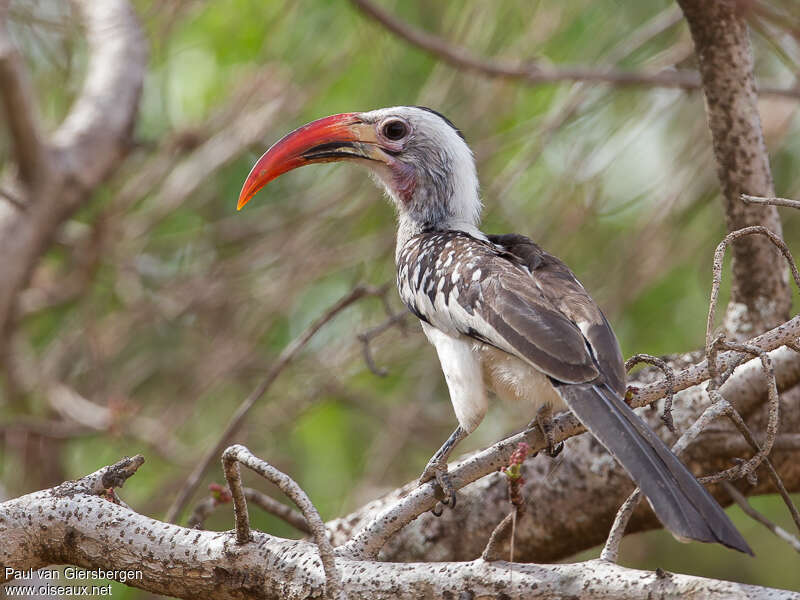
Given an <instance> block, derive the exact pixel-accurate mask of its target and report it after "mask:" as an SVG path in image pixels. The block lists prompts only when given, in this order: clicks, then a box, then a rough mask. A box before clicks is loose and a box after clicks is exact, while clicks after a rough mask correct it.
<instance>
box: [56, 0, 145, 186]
mask: <svg viewBox="0 0 800 600" xmlns="http://www.w3.org/2000/svg"><path fill="white" fill-rule="evenodd" d="M75 5H76V6H77V8H78V11H79V13H80V15H81V18H82V20H83V22H84V24H85V27H86V39H87V42H88V45H89V65H88V70H87V73H86V80H85V81H84V84H83V89H82V90H81V93H80V95H79V96H78V99H77V101H76V102H75V104H74V105H73V106H72V108H71V110H70V112H69V114H68V115H67V118H66V119H64V122H63V123H62V124H61V126H60V127H59V128H58V130H57V131H56V132H55V134H54V136H53V146H54V147H55V149H56V150H57V151H60V153H61V156H60V161H61V162H62V169H63V170H64V171H66V172H68V173H69V174H70V176H71V177H73V178H75V179H76V180H77V181H79V182H80V183H81V184H82V185H83V186H84V188H86V189H89V190H91V189H93V188H94V187H95V186H96V185H97V184H98V183H100V182H101V181H103V180H104V179H105V178H106V176H107V175H108V174H109V172H110V170H111V169H112V168H113V167H114V166H115V165H116V164H117V163H118V162H119V160H120V158H122V156H124V155H125V154H126V153H127V151H128V148H129V145H130V135H131V132H132V128H133V124H134V119H135V116H136V113H137V110H138V106H139V97H140V95H141V90H142V84H143V82H144V75H145V68H146V63H147V46H146V45H145V41H144V36H143V33H142V30H141V27H140V26H139V22H138V19H137V17H136V14H135V13H134V12H133V8H132V7H131V6H130V4H128V2H126V0H104V1H103V2H95V1H94V0H75Z"/></svg>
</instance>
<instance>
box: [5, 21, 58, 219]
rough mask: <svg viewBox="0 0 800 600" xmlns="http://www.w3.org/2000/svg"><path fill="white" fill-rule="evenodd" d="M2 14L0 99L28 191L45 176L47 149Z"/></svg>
mask: <svg viewBox="0 0 800 600" xmlns="http://www.w3.org/2000/svg"><path fill="white" fill-rule="evenodd" d="M4 13H5V11H4V10H3V9H2V7H0V99H2V103H3V110H4V112H5V118H6V119H5V120H6V123H7V124H8V128H9V130H10V133H11V139H12V140H13V142H14V159H15V160H16V162H17V166H18V168H19V178H20V179H21V180H22V181H23V183H24V184H25V186H26V187H28V188H30V187H31V185H32V184H33V182H34V181H35V180H36V178H37V177H41V176H43V175H45V174H44V173H42V171H43V170H44V171H46V170H47V169H48V164H47V162H48V161H47V160H46V159H45V154H46V153H47V149H46V147H45V143H44V141H43V139H42V133H41V130H40V125H39V115H38V111H37V108H36V107H37V104H36V97H35V96H34V93H33V89H32V87H31V82H30V79H29V78H28V72H27V70H26V69H25V65H24V64H23V61H22V57H21V56H20V55H19V52H17V49H16V48H15V47H14V45H13V44H12V43H11V39H10V38H9V35H8V30H7V29H6V15H5V14H4ZM45 176H46V175H45ZM23 206H24V205H23Z"/></svg>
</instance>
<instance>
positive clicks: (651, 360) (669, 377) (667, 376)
mask: <svg viewBox="0 0 800 600" xmlns="http://www.w3.org/2000/svg"><path fill="white" fill-rule="evenodd" d="M638 363H646V364H648V365H653V366H654V367H657V368H659V369H661V371H662V372H663V373H664V380H665V381H666V383H667V396H666V400H665V401H664V412H663V414H662V415H661V420H662V421H663V422H664V425H666V426H667V429H669V430H670V431H671V432H672V433H675V422H674V421H673V420H672V399H673V396H674V395H675V371H673V370H672V368H671V367H670V366H669V365H668V364H667V362H666V361H665V360H662V359H660V358H658V357H656V356H651V355H650V354H636V355H634V356H631V357H630V358H629V359H628V360H626V361H625V370H626V371H630V370H631V369H632V368H633V367H634V366H635V365H636V364H638Z"/></svg>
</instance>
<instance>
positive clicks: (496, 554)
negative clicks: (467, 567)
mask: <svg viewBox="0 0 800 600" xmlns="http://www.w3.org/2000/svg"><path fill="white" fill-rule="evenodd" d="M515 511H516V507H514V510H512V511H511V512H510V513H508V514H507V515H506V516H505V517H504V518H503V520H502V521H500V523H498V524H497V527H495V528H494V531H492V535H490V536H489V541H488V542H487V543H486V547H485V548H484V549H483V553H482V554H481V558H482V559H483V560H485V561H487V562H493V561H496V560H500V558H501V554H500V553H501V550H502V547H503V544H504V543H505V541H506V540H507V539H508V536H509V535H511V529H512V524H513V522H514V512H515Z"/></svg>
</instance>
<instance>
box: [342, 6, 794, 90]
mask: <svg viewBox="0 0 800 600" xmlns="http://www.w3.org/2000/svg"><path fill="white" fill-rule="evenodd" d="M350 1H351V3H352V4H354V5H355V6H356V7H357V8H358V9H359V10H360V11H361V12H363V13H364V14H365V15H367V16H368V17H370V18H372V19H374V20H375V21H377V22H379V23H380V24H381V25H383V26H384V27H385V28H386V29H388V30H389V31H391V32H392V33H394V34H395V35H397V36H398V37H401V38H403V39H404V40H406V41H407V42H409V43H411V44H412V45H414V46H417V47H418V48H421V49H422V50H424V51H426V52H428V53H430V54H433V55H434V56H436V57H437V58H439V59H441V60H443V61H444V62H446V63H449V64H451V65H453V66H454V67H456V68H461V69H466V70H469V71H475V72H477V73H481V74H482V75H486V76H488V77H502V78H505V79H515V80H520V81H523V82H525V83H529V84H540V83H556V82H561V81H591V82H596V83H606V84H611V85H618V86H635V85H641V86H651V87H666V88H679V89H685V90H696V89H700V88H701V86H702V84H701V82H700V76H699V75H698V74H697V73H696V72H694V71H667V70H665V71H659V72H656V73H643V72H638V71H624V70H621V69H616V68H614V67H608V66H595V67H584V66H573V67H552V66H550V65H543V64H541V63H524V62H520V61H509V60H500V59H495V60H489V59H485V58H483V57H479V56H477V55H475V54H473V53H472V52H470V51H469V50H467V49H466V48H464V47H461V46H457V45H455V44H451V43H450V42H447V41H445V40H443V39H442V38H440V37H438V36H436V35H433V34H431V33H428V32H426V31H422V30H421V29H417V28H416V27H412V26H411V25H409V24H408V23H406V22H405V21H402V20H400V19H398V18H397V17H396V16H394V15H392V14H390V13H389V12H387V11H385V10H384V9H383V8H381V7H379V6H378V5H376V4H374V3H373V2H371V0H350ZM760 94H761V95H774V96H783V97H788V98H800V89H797V88H786V89H784V88H773V87H762V88H760Z"/></svg>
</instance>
